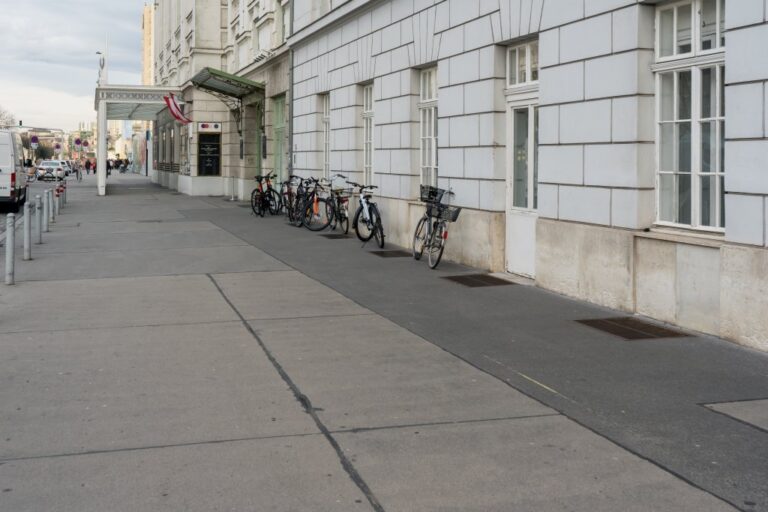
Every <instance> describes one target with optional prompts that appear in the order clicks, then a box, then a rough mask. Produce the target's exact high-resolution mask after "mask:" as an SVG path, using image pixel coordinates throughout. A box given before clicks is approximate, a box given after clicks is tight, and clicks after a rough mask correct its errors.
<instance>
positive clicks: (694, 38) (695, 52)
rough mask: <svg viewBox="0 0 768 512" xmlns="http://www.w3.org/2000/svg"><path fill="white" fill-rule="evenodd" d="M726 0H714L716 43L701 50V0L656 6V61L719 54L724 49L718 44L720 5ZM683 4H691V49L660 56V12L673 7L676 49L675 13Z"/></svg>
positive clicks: (721, 10) (719, 38)
mask: <svg viewBox="0 0 768 512" xmlns="http://www.w3.org/2000/svg"><path fill="white" fill-rule="evenodd" d="M725 1H726V0H716V4H715V11H716V13H715V16H716V18H715V19H716V22H715V30H716V32H715V41H716V43H717V44H716V45H715V47H714V48H711V49H709V50H702V49H700V48H699V45H700V44H701V6H702V0H682V1H679V2H671V3H668V4H663V5H660V6H658V7H657V8H656V41H655V43H656V50H655V55H656V62H659V63H660V62H667V61H675V60H678V59H681V58H686V57H695V56H702V55H711V54H719V53H722V52H723V51H725V46H722V45H720V41H721V39H722V35H723V33H722V30H721V27H724V26H725V24H724V23H723V21H724V20H723V19H722V18H721V13H722V12H723V9H722V8H721V6H722V5H724V4H725ZM730 1H734V0H730ZM735 1H738V0H735ZM683 5H690V6H691V51H690V52H687V53H679V54H672V55H667V56H665V57H662V56H661V16H662V13H664V12H666V11H669V10H672V9H674V14H673V22H672V27H673V30H672V47H673V48H674V49H675V50H676V49H677V13H678V10H677V8H678V7H681V6H683Z"/></svg>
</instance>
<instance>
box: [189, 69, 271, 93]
mask: <svg viewBox="0 0 768 512" xmlns="http://www.w3.org/2000/svg"><path fill="white" fill-rule="evenodd" d="M192 83H193V84H194V85H195V87H198V88H199V89H203V90H205V91H208V92H212V93H215V94H222V95H224V96H229V97H230V98H236V99H238V100H242V99H243V98H244V97H245V96H248V95H249V94H252V93H255V92H260V93H261V94H262V95H263V94H264V84H263V83H259V82H254V81H253V80H248V79H247V78H243V77H239V76H236V75H232V74H229V73H226V72H224V71H221V70H218V69H213V68H203V69H202V70H200V72H198V73H197V74H196V75H195V76H193V77H192Z"/></svg>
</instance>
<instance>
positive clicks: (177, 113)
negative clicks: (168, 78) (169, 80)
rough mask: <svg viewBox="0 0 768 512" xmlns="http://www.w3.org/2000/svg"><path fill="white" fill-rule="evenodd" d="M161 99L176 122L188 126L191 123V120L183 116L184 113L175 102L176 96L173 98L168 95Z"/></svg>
mask: <svg viewBox="0 0 768 512" xmlns="http://www.w3.org/2000/svg"><path fill="white" fill-rule="evenodd" d="M163 99H164V100H165V104H166V105H168V111H170V113H171V115H172V116H173V117H175V118H176V120H177V121H178V122H180V123H181V124H189V123H191V122H192V120H191V119H189V118H188V117H187V116H185V115H184V112H182V111H181V106H180V105H179V102H178V101H176V96H174V95H173V93H170V94H169V95H168V96H163Z"/></svg>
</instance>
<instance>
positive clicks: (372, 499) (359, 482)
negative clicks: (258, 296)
mask: <svg viewBox="0 0 768 512" xmlns="http://www.w3.org/2000/svg"><path fill="white" fill-rule="evenodd" d="M206 275H207V276H208V279H210V280H211V282H212V283H213V285H214V286H215V287H216V289H217V290H218V291H219V294H221V297H222V298H223V299H224V301H225V302H226V303H227V304H229V307H230V308H232V311H234V312H235V314H236V315H237V316H238V317H239V318H240V321H241V322H242V324H243V326H244V327H245V329H246V330H247V331H248V332H249V333H251V336H253V339H254V340H256V343H258V344H259V346H260V347H261V350H262V351H263V352H264V354H265V355H266V356H267V359H269V362H270V363H272V366H273V367H274V368H275V370H276V371H277V373H278V374H279V375H280V377H281V378H282V379H283V382H285V383H286V384H287V385H288V387H289V388H290V389H291V391H292V392H293V396H294V397H295V398H296V400H297V401H298V402H299V403H300V404H301V406H302V407H303V408H304V411H305V412H306V413H307V414H309V416H310V417H311V418H312V420H313V421H314V422H315V425H316V426H317V428H318V429H319V430H320V432H321V433H322V434H323V436H324V437H325V439H326V440H327V441H328V443H329V444H330V445H331V447H332V448H333V450H334V451H335V452H336V456H337V457H338V459H339V462H340V463H341V466H342V468H344V471H345V472H346V473H347V476H349V478H350V480H352V483H354V484H355V485H356V486H357V488H358V489H360V491H361V492H362V493H363V494H364V495H365V497H366V499H367V500H368V503H370V505H371V507H372V508H373V510H374V511H375V512H385V510H384V507H383V506H382V505H381V503H380V502H379V500H378V499H377V498H376V496H375V495H374V494H373V491H371V488H370V487H369V486H368V484H367V483H366V482H365V480H363V477H362V476H361V475H360V473H359V472H358V471H357V468H355V466H354V465H353V464H352V461H351V460H350V459H349V457H347V455H346V454H345V453H344V450H343V449H342V448H341V446H340V445H339V443H338V441H337V440H336V438H335V437H333V434H332V433H331V431H330V430H329V429H328V427H327V426H326V425H325V423H324V422H323V420H322V419H320V417H319V416H318V414H317V410H315V409H314V408H313V407H312V402H311V400H310V399H309V397H307V395H305V394H304V393H303V392H302V391H301V389H300V388H299V386H298V385H297V384H296V383H295V382H294V381H293V379H292V378H291V376H290V375H288V372H287V371H286V370H285V369H284V368H283V366H282V365H281V364H280V362H279V361H278V360H277V358H276V357H275V356H274V354H272V351H270V350H269V348H268V347H267V345H266V343H264V340H262V339H261V337H260V336H259V335H258V334H257V333H256V331H255V330H254V329H253V327H251V325H250V324H249V323H248V320H246V319H245V317H244V316H243V314H242V313H240V310H238V309H237V307H236V306H235V305H234V304H233V303H232V301H231V300H229V297H227V294H226V293H224V290H223V289H222V288H221V286H220V285H219V283H218V282H217V281H216V279H215V278H214V277H213V275H211V274H206Z"/></svg>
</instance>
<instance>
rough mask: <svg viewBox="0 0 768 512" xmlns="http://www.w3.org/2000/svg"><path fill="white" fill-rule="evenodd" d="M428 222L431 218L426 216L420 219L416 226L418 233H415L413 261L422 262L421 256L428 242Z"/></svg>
mask: <svg viewBox="0 0 768 512" xmlns="http://www.w3.org/2000/svg"><path fill="white" fill-rule="evenodd" d="M427 221H429V217H427V216H426V215H425V216H423V217H422V218H421V219H419V223H418V224H416V231H414V232H413V246H412V248H411V249H412V250H413V259H415V260H420V259H421V255H422V254H424V243H425V242H426V241H427V240H426V238H427V226H428V224H427Z"/></svg>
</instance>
